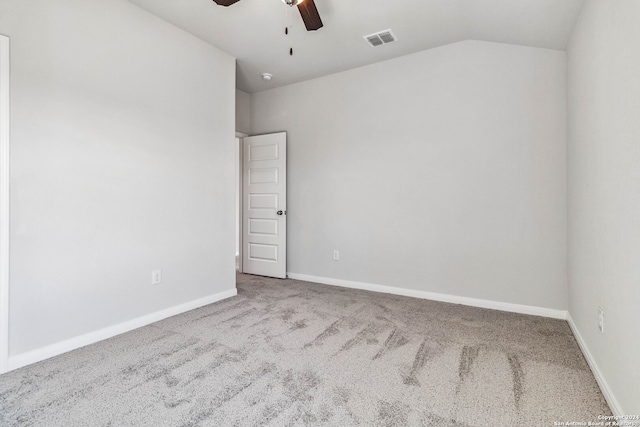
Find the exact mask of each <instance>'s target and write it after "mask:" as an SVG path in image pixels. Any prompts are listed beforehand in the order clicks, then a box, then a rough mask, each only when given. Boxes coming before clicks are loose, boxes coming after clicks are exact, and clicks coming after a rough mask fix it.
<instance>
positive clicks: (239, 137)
mask: <svg viewBox="0 0 640 427" xmlns="http://www.w3.org/2000/svg"><path fill="white" fill-rule="evenodd" d="M247 136H249V135H247V134H246V133H243V132H236V139H235V140H234V142H237V147H236V150H238V159H237V160H238V164H237V165H236V166H237V172H238V187H237V188H236V192H237V195H238V212H236V217H237V218H236V221H238V230H237V232H238V233H239V236H238V239H239V240H240V244H239V245H238V272H240V273H244V270H243V269H242V244H243V242H242V223H243V222H242V220H243V215H242V199H243V196H244V194H243V192H242V184H243V182H242V177H243V176H244V168H243V162H242V160H243V158H244V157H243V152H244V150H243V149H242V147H243V142H242V140H243V139H244V138H246V137H247Z"/></svg>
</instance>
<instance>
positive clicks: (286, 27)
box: [284, 7, 293, 56]
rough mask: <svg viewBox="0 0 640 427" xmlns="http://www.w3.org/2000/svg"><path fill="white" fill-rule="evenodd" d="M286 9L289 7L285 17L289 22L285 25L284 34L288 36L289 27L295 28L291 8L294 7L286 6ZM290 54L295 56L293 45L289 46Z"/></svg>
mask: <svg viewBox="0 0 640 427" xmlns="http://www.w3.org/2000/svg"><path fill="white" fill-rule="evenodd" d="M286 9H287V12H286V13H287V16H286V18H285V19H286V21H287V24H286V26H285V27H284V34H285V35H286V36H288V35H289V28H293V22H292V19H291V9H292V8H291V7H288V8H286ZM289 56H293V48H292V47H291V48H289Z"/></svg>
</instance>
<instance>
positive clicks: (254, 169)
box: [242, 132, 287, 279]
mask: <svg viewBox="0 0 640 427" xmlns="http://www.w3.org/2000/svg"><path fill="white" fill-rule="evenodd" d="M242 166H243V167H242V169H243V175H242V177H243V179H242V271H243V272H244V273H249V274H257V275H260V276H269V277H279V278H282V279H284V278H285V277H287V134H286V133H285V132H281V133H273V134H269V135H259V136H249V137H246V138H244V140H243V163H242Z"/></svg>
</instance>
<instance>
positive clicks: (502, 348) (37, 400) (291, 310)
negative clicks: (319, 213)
mask: <svg viewBox="0 0 640 427" xmlns="http://www.w3.org/2000/svg"><path fill="white" fill-rule="evenodd" d="M601 414H602V415H606V414H611V412H610V411H609V409H608V407H607V405H606V403H605V401H604V399H603V397H602V394H601V393H600V390H599V389H598V386H597V384H596V382H595V380H594V377H593V375H592V373H591V371H590V370H589V368H588V366H587V364H586V362H585V360H584V358H583V356H582V354H581V353H580V350H579V348H578V346H577V344H576V341H575V339H574V338H573V336H572V334H571V332H570V330H569V327H568V325H567V323H566V322H564V321H560V320H552V319H546V318H542V317H535V316H526V315H520V314H513V313H506V312H499V311H493V310H485V309H479V308H472V307H465V306H460V305H453V304H445V303H440V302H431V301H426V300H419V299H412V298H406V297H399V296H393V295H387V294H377V293H372V292H366V291H357V290H350V289H343V288H338V287H331V286H325V285H318V284H312V283H307V282H300V281H295V280H277V279H266V278H262V277H257V276H247V275H238V296H237V297H234V298H230V299H228V300H225V301H221V302H219V303H216V304H212V305H209V306H206V307H203V308H201V309H198V310H194V311H191V312H188V313H185V314H182V315H179V316H175V317H172V318H169V319H166V320H164V321H162V322H158V323H155V324H153V325H150V326H147V327H144V328H140V329H138V330H135V331H133V332H130V333H128V334H124V335H120V336H118V337H115V338H112V339H110V340H106V341H103V342H100V343H97V344H95V345H92V346H89V347H85V348H82V349H79V350H76V351H74V352H71V353H67V354H65V355H62V356H59V357H56V358H53V359H50V360H47V361H44V362H41V363H38V364H35V365H32V366H29V367H26V368H23V369H20V370H17V371H13V372H10V373H8V374H5V375H3V376H0V425H2V426H65V427H69V426H114V427H115V426H118V427H119V426H216V427H217V426H258V425H269V426H303V425H327V426H352V425H356V426H403V425H408V426H423V425H424V426H552V425H553V423H554V421H563V422H566V421H585V422H587V421H596V420H597V416H598V415H601Z"/></svg>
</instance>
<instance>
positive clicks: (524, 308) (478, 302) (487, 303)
mask: <svg viewBox="0 0 640 427" xmlns="http://www.w3.org/2000/svg"><path fill="white" fill-rule="evenodd" d="M287 276H288V277H289V278H291V279H295V280H304V281H307V282H316V283H322V284H325V285H332V286H342V287H343V288H352V289H362V290H365V291H373V292H381V293H385V294H394V295H402V296H406V297H413V298H421V299H428V300H432V301H441V302H448V303H452V304H462V305H469V306H472V307H480V308H490V309H492V310H500V311H509V312H512V313H520V314H531V315H533V316H542V317H551V318H553V319H562V320H565V319H566V318H567V312H566V311H565V310H555V309H552V308H544V307H535V306H531V305H521V304H512V303H508V302H500V301H491V300H484V299H478V298H468V297H461V296H457V295H448V294H440V293H435V292H425V291H417V290H414V289H405V288H396V287H395V286H385V285H375V284H371V283H364V282H353V281H350V280H340V279H331V278H328V277H318V276H309V275H306V274H298V273H287Z"/></svg>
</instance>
